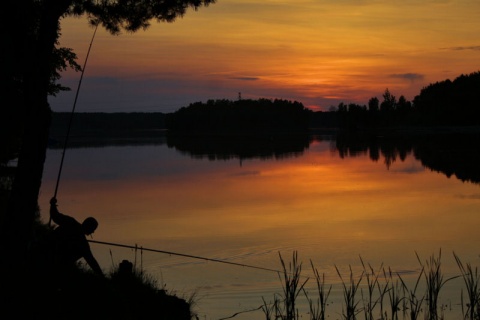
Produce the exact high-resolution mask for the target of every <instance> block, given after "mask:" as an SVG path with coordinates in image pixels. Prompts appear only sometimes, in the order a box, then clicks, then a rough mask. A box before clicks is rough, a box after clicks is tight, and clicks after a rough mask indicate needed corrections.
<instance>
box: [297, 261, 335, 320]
mask: <svg viewBox="0 0 480 320" xmlns="http://www.w3.org/2000/svg"><path fill="white" fill-rule="evenodd" d="M310 265H311V266H312V271H313V274H314V275H315V281H316V284H317V292H318V298H317V300H316V301H315V303H314V301H313V300H312V299H311V298H310V297H309V296H308V293H307V291H306V290H305V289H303V292H304V293H305V297H306V298H307V301H308V307H309V311H310V312H309V313H310V320H325V317H326V309H327V301H328V297H329V296H330V292H331V290H332V285H330V287H329V288H328V290H327V289H326V288H325V274H324V273H322V275H321V276H320V273H319V272H318V270H317V269H316V268H315V267H314V265H313V262H312V260H310Z"/></svg>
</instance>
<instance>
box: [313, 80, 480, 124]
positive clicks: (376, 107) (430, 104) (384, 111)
mask: <svg viewBox="0 0 480 320" xmlns="http://www.w3.org/2000/svg"><path fill="white" fill-rule="evenodd" d="M382 98H383V99H382V100H381V101H380V100H379V99H378V98H377V97H372V98H371V99H370V100H369V101H368V105H358V104H355V103H350V104H345V103H343V102H342V103H340V104H339V105H338V107H337V108H336V109H334V110H330V112H335V113H336V117H332V116H331V115H329V118H330V120H331V121H330V122H327V123H330V124H332V125H334V126H338V127H339V128H341V129H362V128H378V127H391V126H401V125H409V126H412V125H413V126H432V125H442V126H466V125H480V72H474V73H471V74H469V75H461V76H459V77H457V78H456V79H455V80H453V81H451V80H449V79H447V80H444V81H441V82H436V83H433V84H430V85H428V86H427V87H424V88H423V89H422V90H421V91H420V94H419V95H417V96H415V98H414V99H413V101H408V100H407V99H406V98H405V97H404V96H403V95H402V96H400V97H399V98H398V99H397V98H396V97H395V96H394V95H393V94H392V93H391V92H390V91H389V90H388V88H387V89H386V90H385V92H384V93H383V95H382ZM317 117H318V118H322V117H325V113H324V114H322V115H320V116H318V115H317Z"/></svg>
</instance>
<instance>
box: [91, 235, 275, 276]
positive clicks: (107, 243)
mask: <svg viewBox="0 0 480 320" xmlns="http://www.w3.org/2000/svg"><path fill="white" fill-rule="evenodd" d="M88 242H91V243H98V244H105V245H109V246H116V247H122V248H130V249H138V248H139V247H138V246H137V245H135V246H129V245H125V244H118V243H113V242H103V241H96V240H88ZM140 250H145V251H151V252H158V253H165V254H168V255H172V256H180V257H186V258H192V259H200V260H205V261H212V262H218V263H225V264H230V265H234V266H239V267H245V268H252V269H259V270H264V271H270V272H275V273H277V274H280V273H283V272H282V271H280V270H275V269H269V268H263V267H257V266H252V265H248V264H243V263H235V262H230V261H225V260H219V259H212V258H205V257H200V256H194V255H190V254H183V253H178V252H171V251H164V250H157V249H149V248H143V247H140Z"/></svg>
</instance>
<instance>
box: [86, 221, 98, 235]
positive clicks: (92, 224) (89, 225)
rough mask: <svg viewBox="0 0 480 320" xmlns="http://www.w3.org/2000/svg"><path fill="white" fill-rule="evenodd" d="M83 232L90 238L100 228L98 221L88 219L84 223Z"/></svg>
mask: <svg viewBox="0 0 480 320" xmlns="http://www.w3.org/2000/svg"><path fill="white" fill-rule="evenodd" d="M82 227H83V232H84V233H85V234H86V235H87V236H88V235H90V234H92V233H93V232H94V231H95V230H96V229H97V227H98V222H97V219H95V218H92V217H88V218H87V219H85V220H84V221H83V223H82Z"/></svg>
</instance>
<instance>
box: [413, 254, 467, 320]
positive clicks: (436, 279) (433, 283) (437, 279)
mask: <svg viewBox="0 0 480 320" xmlns="http://www.w3.org/2000/svg"><path fill="white" fill-rule="evenodd" d="M415 254H416V255H417V259H418V262H419V263H420V265H421V266H422V268H425V265H424V264H423V263H422V262H421V261H420V257H419V256H418V253H416V252H415ZM441 257H442V250H441V249H440V250H439V253H438V257H435V256H434V255H432V256H430V258H429V259H428V260H426V268H425V270H426V271H425V272H424V276H425V281H426V285H427V292H426V301H427V304H428V310H427V315H426V318H427V319H429V320H438V319H439V316H438V297H439V294H440V289H442V287H443V286H444V285H445V283H447V282H448V281H450V280H452V279H455V278H458V276H455V277H451V278H448V279H446V280H444V278H443V274H442V270H441Z"/></svg>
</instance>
